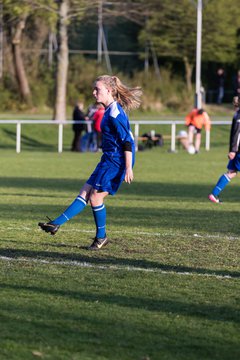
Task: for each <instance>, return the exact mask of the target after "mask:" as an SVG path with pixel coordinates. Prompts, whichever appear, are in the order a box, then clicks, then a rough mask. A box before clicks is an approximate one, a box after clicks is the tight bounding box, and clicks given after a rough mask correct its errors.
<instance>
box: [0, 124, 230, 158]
mask: <svg viewBox="0 0 240 360" xmlns="http://www.w3.org/2000/svg"><path fill="white" fill-rule="evenodd" d="M74 123H77V124H87V125H91V124H92V121H66V122H59V121H53V120H0V125H1V124H13V125H14V124H15V125H16V152H17V153H20V152H21V130H22V125H33V124H38V125H39V124H41V125H47V124H51V125H54V126H58V152H59V153H62V152H63V128H64V126H65V125H70V124H74ZM130 124H131V125H134V141H135V148H136V151H137V150H138V139H139V133H140V132H139V131H140V125H161V126H162V125H171V147H170V150H171V151H172V152H175V151H176V139H177V134H176V126H177V125H185V122H184V121H183V120H174V119H173V120H133V121H130ZM215 125H231V121H227V120H219V121H216V120H215V121H213V122H212V126H215ZM163 138H164V136H163ZM205 149H206V150H207V151H209V150H210V131H206V140H205Z"/></svg>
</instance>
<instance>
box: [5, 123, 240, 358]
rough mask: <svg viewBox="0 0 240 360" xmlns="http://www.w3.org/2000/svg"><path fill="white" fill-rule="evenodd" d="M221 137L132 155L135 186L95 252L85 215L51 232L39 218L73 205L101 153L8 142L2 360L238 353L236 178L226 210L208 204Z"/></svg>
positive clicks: (117, 202) (126, 190)
mask: <svg viewBox="0 0 240 360" xmlns="http://www.w3.org/2000/svg"><path fill="white" fill-rule="evenodd" d="M28 131H30V129H29V130H28ZM219 131H220V128H219ZM222 131H223V132H224V134H225V133H226V134H227V131H226V130H225V129H223V128H222ZM5 135H6V134H5ZM220 135H221V133H217V134H216V137H215V138H214V143H215V144H216V146H215V147H213V149H212V150H211V151H210V152H209V153H207V152H205V151H204V150H203V151H202V152H201V153H200V154H199V155H196V156H195V155H194V156H192V155H188V154H186V153H185V152H183V151H181V150H180V151H179V152H178V153H177V154H172V153H168V152H167V147H164V148H161V149H160V148H159V149H153V150H151V151H146V152H139V153H138V154H137V162H136V166H135V181H134V182H133V183H132V184H131V185H130V186H128V185H127V184H123V185H122V187H121V189H120V190H119V192H118V194H117V195H116V196H114V197H109V198H108V199H107V201H106V207H107V213H108V236H109V238H110V241H111V242H110V244H109V246H108V247H106V248H105V249H103V250H102V251H100V252H97V253H95V252H94V253H92V252H89V251H87V250H86V246H87V245H89V244H90V243H91V241H92V238H93V237H94V222H93V217H92V214H91V209H90V208H86V209H85V212H84V213H82V214H81V215H80V216H77V217H76V218H74V219H73V220H72V221H71V222H69V223H67V224H66V225H65V226H64V227H63V228H61V229H60V231H59V232H58V234H57V235H56V236H55V237H51V236H49V235H47V234H45V233H42V232H41V231H40V230H39V229H38V226H37V223H38V221H42V220H45V215H48V216H50V217H55V216H57V215H58V214H59V213H60V212H61V211H62V210H63V209H64V208H65V207H66V205H68V204H69V203H70V201H72V200H73V199H74V198H75V196H76V195H77V194H78V190H79V188H80V187H81V185H82V184H83V183H84V181H85V180H86V178H87V177H88V176H89V174H90V173H91V171H92V170H93V169H94V167H95V165H96V163H97V161H98V159H99V157H100V155H99V154H93V153H85V154H73V153H70V152H69V151H65V152H64V153H63V154H61V155H59V154H57V153H56V152H54V151H52V150H53V149H51V148H50V149H49V148H44V149H42V150H41V151H39V150H38V149H35V150H34V151H29V150H25V151H23V152H22V153H21V154H19V155H16V154H15V152H14V149H11V143H10V141H11V139H10V140H9V143H7V142H6V143H5V146H4V147H5V149H4V148H2V150H1V159H0V164H1V178H0V192H1V197H0V208H1V219H0V234H1V237H0V239H1V241H0V324H1V326H0V359H1V360H2V359H4V360H5V359H6V360H11V359H13V360H15V359H23V360H28V359H34V358H42V359H54V360H55V359H56V360H65V359H66V360H68V359H73V360H105V359H111V360H164V359H167V360H169V359H172V360H180V359H181V360H186V359H189V360H195V359H199V360H205V359H209V360H213V359H219V360H230V359H231V360H234V359H236V360H237V359H239V358H240V331H239V330H240V329H239V322H240V311H239V310H240V302H239V298H240V286H239V280H240V264H239V254H240V244H239V240H240V225H239V202H240V191H239V190H240V183H239V180H238V179H235V180H234V181H233V182H232V183H231V184H230V185H229V186H228V188H226V190H225V192H224V194H223V200H224V203H223V204H222V205H215V204H212V203H209V202H208V200H207V195H208V193H209V191H210V190H211V188H212V186H213V185H214V183H215V182H216V180H217V179H218V177H219V175H220V174H222V173H223V171H224V169H225V166H226V161H227V159H226V153H227V146H225V145H226V144H227V141H228V136H227V138H226V139H225V138H224V140H223V141H222V140H221V139H222V138H223V137H220ZM28 136H29V139H32V135H31V134H28ZM41 136H42V137H43V138H44V136H43V135H41ZM218 139H219V141H218ZM42 142H44V141H43V140H42ZM49 143H50V141H49ZM31 144H32V145H34V146H36V143H34V142H33V143H31ZM31 144H30V145H31ZM37 145H38V144H37ZM8 147H10V149H9V148H8ZM23 150H24V149H23ZM43 150H44V151H43ZM50 150H51V151H50Z"/></svg>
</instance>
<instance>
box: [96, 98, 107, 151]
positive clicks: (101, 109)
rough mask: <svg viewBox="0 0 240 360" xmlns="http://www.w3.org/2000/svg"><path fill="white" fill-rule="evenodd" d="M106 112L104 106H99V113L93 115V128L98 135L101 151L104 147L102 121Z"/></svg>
mask: <svg viewBox="0 0 240 360" xmlns="http://www.w3.org/2000/svg"><path fill="white" fill-rule="evenodd" d="M104 112H105V108H104V106H103V104H100V103H99V104H97V111H96V112H95V113H94V115H93V121H94V123H93V128H94V132H95V134H96V135H97V150H98V151H99V150H100V149H101V146H102V131H101V121H102V118H103V115H104Z"/></svg>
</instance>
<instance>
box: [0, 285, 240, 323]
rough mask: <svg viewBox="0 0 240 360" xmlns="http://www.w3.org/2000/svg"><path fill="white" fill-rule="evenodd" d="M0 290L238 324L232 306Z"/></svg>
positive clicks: (25, 288) (46, 290)
mask: <svg viewBox="0 0 240 360" xmlns="http://www.w3.org/2000/svg"><path fill="white" fill-rule="evenodd" d="M0 288H1V289H13V290H16V291H18V290H21V291H28V292H33V293H39V294H44V295H52V296H57V297H59V296H60V297H66V298H70V299H74V300H80V301H87V302H100V303H105V304H107V305H113V304H114V305H115V306H116V305H118V306H123V307H127V308H134V309H144V310H148V311H154V312H155V311H156V312H165V313H168V314H169V313H173V314H178V315H183V316H190V317H191V316H195V317H201V318H207V319H209V320H217V321H231V322H234V323H239V322H240V319H239V317H238V316H237V312H236V309H235V308H233V307H232V306H215V305H212V304H211V305H206V304H193V303H187V302H184V303H183V302H180V301H176V300H161V299H160V300H159V299H157V300H156V299H153V298H148V299H147V298H141V297H134V296H124V295H115V294H102V293H101V294H100V293H97V294H93V293H90V292H86V290H84V291H80V290H77V291H71V290H69V289H67V290H58V289H49V288H44V287H38V286H23V285H12V284H4V283H1V284H0Z"/></svg>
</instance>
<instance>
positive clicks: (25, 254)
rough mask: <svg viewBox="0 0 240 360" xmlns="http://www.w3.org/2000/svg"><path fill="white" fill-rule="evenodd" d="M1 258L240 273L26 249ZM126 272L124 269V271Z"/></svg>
mask: <svg viewBox="0 0 240 360" xmlns="http://www.w3.org/2000/svg"><path fill="white" fill-rule="evenodd" d="M0 256H5V257H10V258H13V259H19V258H28V259H33V260H34V259H43V260H46V259H48V260H50V261H63V265H64V261H77V262H79V263H81V264H82V265H83V266H84V263H89V264H92V265H98V266H100V265H106V266H107V265H108V266H111V265H112V266H125V267H132V268H136V269H137V268H143V269H146V270H147V269H149V270H160V271H164V272H170V273H171V272H174V273H179V274H180V273H190V274H193V275H194V274H202V275H204V274H206V275H216V276H231V277H233V278H239V277H240V272H238V271H228V270H212V269H205V268H193V267H188V266H173V265H165V264H159V263H158V262H155V261H149V260H139V259H138V260H136V259H126V258H115V257H112V256H110V257H104V258H103V257H101V258H100V257H97V258H95V257H92V256H88V255H81V254H79V255H77V254H75V253H68V254H66V253H60V252H54V251H35V250H25V249H0ZM123 270H124V269H123Z"/></svg>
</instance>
